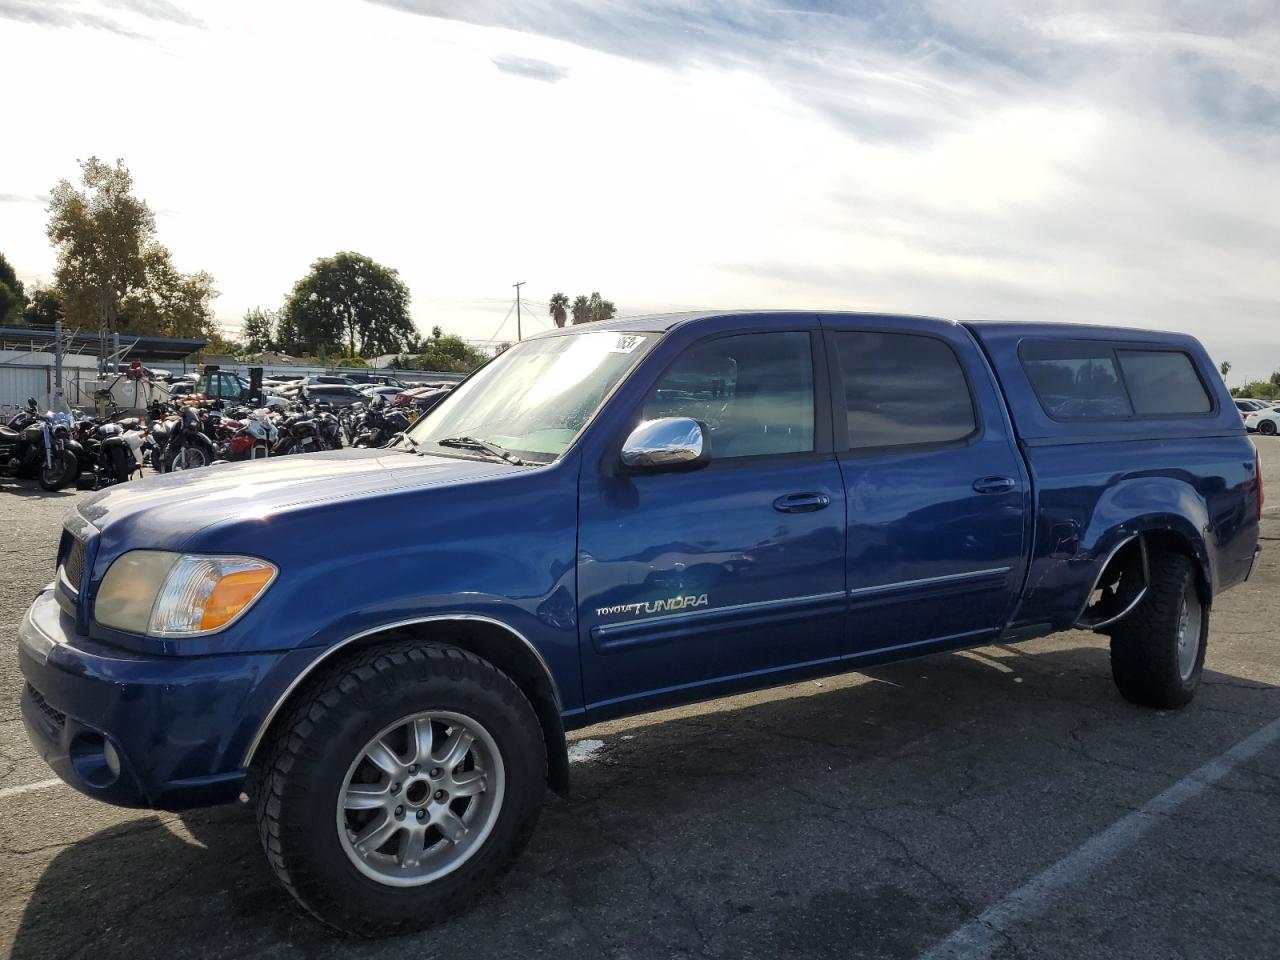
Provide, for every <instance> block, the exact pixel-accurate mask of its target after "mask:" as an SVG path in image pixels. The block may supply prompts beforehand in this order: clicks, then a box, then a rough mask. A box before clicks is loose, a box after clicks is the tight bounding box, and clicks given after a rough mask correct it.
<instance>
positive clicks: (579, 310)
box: [566, 290, 618, 324]
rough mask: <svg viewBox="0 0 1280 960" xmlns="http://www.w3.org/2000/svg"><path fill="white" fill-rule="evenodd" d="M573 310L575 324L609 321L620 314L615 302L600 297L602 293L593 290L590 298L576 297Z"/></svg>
mask: <svg viewBox="0 0 1280 960" xmlns="http://www.w3.org/2000/svg"><path fill="white" fill-rule="evenodd" d="M566 299H567V298H566ZM572 309H573V322H574V323H575V324H577V323H595V322H597V321H599V320H608V319H609V318H610V317H612V316H614V315H615V314H617V312H618V309H617V307H615V306H614V305H613V301H612V300H605V299H604V298H603V297H601V296H600V291H598V290H593V291H592V293H591V296H589V297H587V296H583V295H581V294H579V295H578V296H576V297H574V299H573V308H572Z"/></svg>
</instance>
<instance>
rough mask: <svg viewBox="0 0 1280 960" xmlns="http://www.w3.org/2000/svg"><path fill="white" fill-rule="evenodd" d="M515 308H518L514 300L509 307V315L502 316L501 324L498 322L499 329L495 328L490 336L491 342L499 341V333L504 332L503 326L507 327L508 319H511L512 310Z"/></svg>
mask: <svg viewBox="0 0 1280 960" xmlns="http://www.w3.org/2000/svg"><path fill="white" fill-rule="evenodd" d="M515 308H516V305H515V303H514V302H512V304H511V306H509V307H507V315H506V316H505V317H503V318H502V322H501V323H500V324H498V329H497V330H494V331H493V333H492V334H491V335H490V337H489V342H490V343H498V342H499V341H498V334H499V333H501V332H502V328H503V327H505V326H506V325H507V321H508V320H509V319H511V311H512V310H514V309H515Z"/></svg>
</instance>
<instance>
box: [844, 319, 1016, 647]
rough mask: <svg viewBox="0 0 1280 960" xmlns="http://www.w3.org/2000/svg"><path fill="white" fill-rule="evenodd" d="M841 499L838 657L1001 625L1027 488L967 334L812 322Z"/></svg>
mask: <svg viewBox="0 0 1280 960" xmlns="http://www.w3.org/2000/svg"><path fill="white" fill-rule="evenodd" d="M823 323H824V326H825V327H826V338H827V355H828V362H829V364H830V369H831V382H832V390H831V394H832V402H833V420H834V423H835V444H836V449H837V456H838V459H839V464H840V470H841V474H842V477H843V482H844V488H845V501H846V505H847V540H846V542H847V545H848V546H847V551H846V587H847V590H848V595H849V632H848V636H847V640H846V644H847V650H848V651H849V653H851V654H855V655H858V654H867V653H871V652H873V651H881V650H890V649H894V648H903V647H910V646H913V645H928V644H930V643H936V644H938V645H939V646H963V645H966V644H971V643H975V642H980V640H981V639H982V638H983V637H985V636H989V635H991V634H992V633H993V632H994V631H996V630H998V629H999V628H1001V627H1002V626H1003V624H1004V622H1005V620H1006V618H1007V617H1008V615H1009V613H1010V611H1011V607H1012V603H1013V600H1014V598H1015V597H1016V595H1017V592H1018V588H1019V585H1020V584H1021V577H1022V571H1023V562H1024V561H1023V555H1024V552H1025V547H1024V543H1025V537H1026V535H1027V532H1026V525H1027V517H1028V502H1029V490H1030V485H1029V482H1028V478H1027V475H1026V472H1025V469H1024V467H1023V463H1022V458H1021V455H1020V454H1019V453H1018V452H1017V450H1016V448H1015V446H1014V444H1013V440H1012V436H1011V430H1010V426H1009V422H1008V418H1007V417H1006V415H1005V412H1004V407H1003V402H1002V401H1001V399H1000V396H999V393H998V390H997V388H996V384H995V381H994V378H993V377H992V375H991V372H990V369H989V368H988V366H987V364H986V361H985V359H984V358H983V357H982V354H981V352H980V351H979V349H978V347H977V345H976V343H975V342H974V340H973V338H972V337H971V336H970V335H969V334H968V333H967V331H965V330H964V329H963V328H962V327H959V326H957V325H955V324H952V323H949V322H946V321H939V320H928V319H924V318H902V317H894V318H892V319H891V320H890V319H888V318H885V319H877V318H875V317H867V316H847V317H824V318H823Z"/></svg>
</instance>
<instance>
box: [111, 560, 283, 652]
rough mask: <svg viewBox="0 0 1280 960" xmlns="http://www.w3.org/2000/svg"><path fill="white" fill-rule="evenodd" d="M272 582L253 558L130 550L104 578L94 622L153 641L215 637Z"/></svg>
mask: <svg viewBox="0 0 1280 960" xmlns="http://www.w3.org/2000/svg"><path fill="white" fill-rule="evenodd" d="M275 578H276V568H275V566H274V565H273V564H270V563H268V562H267V561H265V560H259V559H257V558H255V557H224V556H202V555H199V554H183V553H169V552H167V551H164V550H130V551H129V552H128V553H126V554H124V555H123V556H121V557H119V558H118V559H117V560H116V561H115V562H114V563H113V564H111V568H110V569H109V570H108V571H107V575H106V576H105V577H103V578H102V586H101V587H100V588H99V589H98V598H97V600H96V601H94V607H93V616H94V619H95V620H96V621H97V622H98V623H100V624H102V625H103V626H104V627H111V628H112V629H115V630H125V631H128V632H129V633H142V634H148V635H150V636H153V637H194V636H198V635H200V634H204V633H214V632H215V631H218V630H221V629H222V628H223V627H225V626H227V625H228V624H231V623H233V622H234V621H235V620H237V619H238V618H239V617H240V616H241V615H242V614H243V613H244V612H245V611H246V610H248V609H249V607H251V606H252V605H253V603H254V601H255V600H257V599H258V597H260V596H262V594H263V593H265V592H266V589H267V587H268V586H270V585H271V581H272V580H274V579H275Z"/></svg>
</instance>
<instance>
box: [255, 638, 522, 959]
mask: <svg viewBox="0 0 1280 960" xmlns="http://www.w3.org/2000/svg"><path fill="white" fill-rule="evenodd" d="M546 770H547V760H546V747H545V745H544V743H543V740H542V732H541V728H540V726H539V724H538V720H537V717H536V715H535V714H534V712H533V708H532V706H530V704H529V701H528V700H527V699H526V698H525V696H524V694H523V693H521V692H520V690H519V688H518V687H516V685H515V684H514V683H512V682H511V680H510V679H509V678H508V677H507V676H506V675H505V674H503V673H501V672H499V671H498V670H497V669H496V668H495V667H493V666H492V665H491V664H489V663H488V662H486V661H484V660H481V659H480V658H478V657H475V656H473V655H472V654H470V653H466V652H465V651H463V650H460V649H457V648H455V647H449V646H444V645H440V644H433V643H423V642H413V641H411V642H403V643H399V644H396V645H394V646H390V647H381V648H377V649H373V650H370V651H369V652H367V653H365V654H363V655H361V656H360V657H358V658H356V659H354V660H352V661H350V662H348V663H347V664H346V665H344V666H343V667H341V668H339V669H337V670H335V671H333V672H331V673H330V674H329V675H328V676H327V677H326V678H325V679H324V680H323V681H321V682H320V683H319V684H318V686H316V687H315V688H313V689H312V691H311V692H310V693H309V694H308V695H305V696H304V697H303V698H302V699H301V701H300V702H299V704H298V705H297V707H296V708H295V709H294V710H293V711H292V713H291V714H290V715H289V716H288V717H287V718H286V720H285V721H284V723H283V724H282V725H281V727H280V729H279V733H278V734H277V736H276V738H275V741H274V744H273V746H272V749H271V752H270V754H268V756H267V759H266V761H265V763H264V766H263V769H262V784H261V788H260V790H259V794H258V827H259V832H260V834H261V836H262V842H263V846H264V847H265V848H266V852H267V859H268V860H269V861H270V863H271V866H272V868H273V869H274V870H275V872H276V875H277V876H278V877H279V878H280V880H281V882H283V883H284V885H285V887H286V888H288V890H289V891H290V892H291V893H292V894H293V895H294V896H295V897H296V898H297V899H298V901H299V902H300V903H301V904H302V905H303V906H304V907H306V909H307V910H309V911H310V912H311V913H313V914H314V915H315V916H316V917H318V918H319V919H320V920H322V921H324V922H325V923H328V924H330V925H332V926H334V927H337V928H338V929H340V930H344V931H346V932H348V933H354V934H357V935H361V936H371V937H381V936H390V935H392V934H397V933H402V932H405V931H409V930H415V929H419V928H421V927H425V926H429V925H431V924H433V923H436V922H439V921H441V920H444V919H447V918H450V917H453V916H456V915H457V914H458V913H460V912H462V911H463V910H465V909H466V908H467V907H469V906H470V905H471V904H472V903H473V902H474V901H475V900H476V898H477V897H478V896H479V895H481V894H482V893H483V892H484V891H485V890H487V889H488V888H489V887H491V886H492V885H493V883H494V882H495V881H496V880H497V878H498V876H499V875H500V874H501V872H502V871H503V870H505V868H506V867H507V865H508V864H509V863H510V862H511V861H512V860H513V859H514V858H515V856H516V855H517V854H518V853H519V852H520V850H521V849H522V848H523V846H524V844H525V842H526V841H527V840H528V838H529V835H530V834H531V833H532V831H533V827H534V824H535V823H536V821H537V817H538V812H539V810H540V809H541V806H542V795H543V790H544V789H545V785H546Z"/></svg>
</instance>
